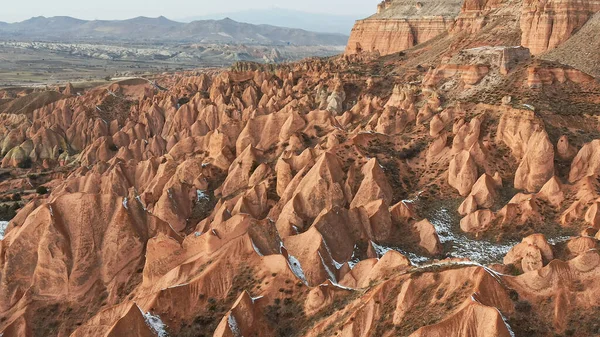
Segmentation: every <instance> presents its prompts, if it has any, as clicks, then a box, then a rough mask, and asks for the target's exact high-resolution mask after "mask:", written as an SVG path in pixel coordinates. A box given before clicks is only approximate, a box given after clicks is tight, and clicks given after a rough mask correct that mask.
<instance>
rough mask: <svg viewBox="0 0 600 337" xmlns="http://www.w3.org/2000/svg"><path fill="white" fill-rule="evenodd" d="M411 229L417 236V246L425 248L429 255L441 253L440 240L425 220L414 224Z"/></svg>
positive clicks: (432, 227)
mask: <svg viewBox="0 0 600 337" xmlns="http://www.w3.org/2000/svg"><path fill="white" fill-rule="evenodd" d="M413 229H414V230H415V231H416V232H417V233H418V234H419V239H420V242H419V246H421V247H422V248H425V250H427V252H428V253H429V254H431V255H438V254H440V253H441V252H442V245H441V243H440V239H439V237H438V235H437V232H436V231H435V227H434V226H433V225H432V224H431V222H429V220H427V219H425V220H422V221H419V222H417V223H415V224H414V225H413Z"/></svg>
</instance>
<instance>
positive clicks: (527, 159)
mask: <svg viewBox="0 0 600 337" xmlns="http://www.w3.org/2000/svg"><path fill="white" fill-rule="evenodd" d="M553 176H554V146H553V145H552V143H551V142H550V139H549V138H548V134H547V133H546V132H545V131H538V132H536V133H534V134H533V135H532V136H531V138H530V139H529V142H528V143H527V152H525V155H524V156H523V159H522V160H521V164H520V165H519V167H518V168H517V172H516V173H515V188H517V189H523V190H526V191H528V192H538V191H539V190H540V189H541V188H542V186H544V184H546V182H547V181H548V180H549V179H550V178H552V177H553Z"/></svg>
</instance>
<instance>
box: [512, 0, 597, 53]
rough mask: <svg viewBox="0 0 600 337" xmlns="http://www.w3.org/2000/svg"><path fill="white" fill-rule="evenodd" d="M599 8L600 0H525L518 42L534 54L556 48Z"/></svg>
mask: <svg viewBox="0 0 600 337" xmlns="http://www.w3.org/2000/svg"><path fill="white" fill-rule="evenodd" d="M598 11H600V1H597V0H579V1H573V0H570V1H559V0H524V1H523V6H522V11H521V31H522V35H521V45H523V46H524V47H527V48H529V49H530V50H531V53H532V54H534V55H537V54H541V53H543V52H545V51H547V50H551V49H554V48H556V47H557V46H558V45H560V44H561V43H563V42H565V41H566V40H568V39H569V38H570V37H571V36H572V35H573V34H574V33H575V32H576V31H577V30H578V29H579V28H581V27H583V25H584V24H585V23H586V22H587V21H588V20H589V19H590V18H591V17H592V15H593V14H594V13H595V12H598Z"/></svg>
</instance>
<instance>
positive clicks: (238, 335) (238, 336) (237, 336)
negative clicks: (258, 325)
mask: <svg viewBox="0 0 600 337" xmlns="http://www.w3.org/2000/svg"><path fill="white" fill-rule="evenodd" d="M227 324H228V325H229V329H230V330H231V333H233V336H234V337H242V332H241V331H240V327H239V326H238V324H237V321H236V320H235V317H233V314H229V317H227Z"/></svg>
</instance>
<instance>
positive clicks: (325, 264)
mask: <svg viewBox="0 0 600 337" xmlns="http://www.w3.org/2000/svg"><path fill="white" fill-rule="evenodd" d="M318 253H319V257H320V258H321V264H322V265H323V268H325V272H327V275H329V280H330V281H331V282H333V283H335V282H337V278H336V277H335V274H334V273H333V272H332V271H331V269H329V267H327V263H325V260H324V259H323V255H321V252H318Z"/></svg>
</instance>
